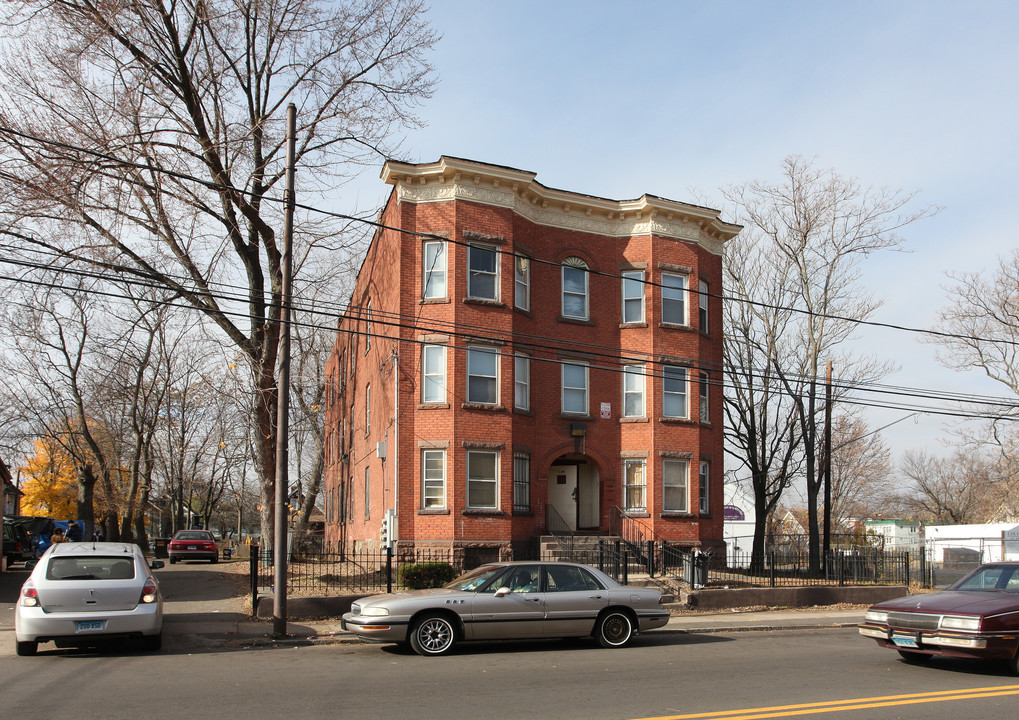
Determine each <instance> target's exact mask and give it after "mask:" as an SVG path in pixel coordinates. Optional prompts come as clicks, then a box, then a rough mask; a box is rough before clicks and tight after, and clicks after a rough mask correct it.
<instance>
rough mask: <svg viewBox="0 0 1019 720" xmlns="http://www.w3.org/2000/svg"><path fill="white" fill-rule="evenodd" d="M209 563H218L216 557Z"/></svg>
mask: <svg viewBox="0 0 1019 720" xmlns="http://www.w3.org/2000/svg"><path fill="white" fill-rule="evenodd" d="M209 562H211V563H213V564H215V563H218V562H219V558H218V557H214V558H212V559H211V560H209Z"/></svg>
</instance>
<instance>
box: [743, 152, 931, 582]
mask: <svg viewBox="0 0 1019 720" xmlns="http://www.w3.org/2000/svg"><path fill="white" fill-rule="evenodd" d="M782 175H783V177H782V181H781V182H779V183H777V184H770V183H766V182H750V183H745V184H743V185H739V186H736V187H733V188H730V189H728V190H727V191H726V198H727V199H728V201H729V202H730V203H731V204H732V205H733V206H734V208H735V215H736V218H735V219H736V221H737V222H739V223H740V224H742V225H744V227H745V229H744V231H743V232H744V233H745V234H747V235H748V236H749V237H751V238H752V239H753V242H754V244H755V245H756V249H757V252H760V253H765V254H767V255H769V256H770V255H772V254H774V255H775V256H776V258H775V259H773V260H771V261H770V267H773V268H781V269H782V270H783V271H784V272H786V273H787V274H788V275H787V277H786V278H784V279H783V282H784V283H786V284H785V285H784V286H783V287H784V291H783V293H782V294H781V295H780V301H779V302H778V303H776V304H781V305H782V306H783V307H786V308H788V309H789V310H791V311H793V315H790V316H789V317H788V319H786V320H784V321H783V323H782V324H781V326H780V327H779V328H778V331H779V332H780V335H779V336H778V337H777V339H776V341H775V342H772V343H771V348H770V350H771V351H772V352H776V351H777V352H779V353H781V354H779V355H776V356H774V357H772V358H771V362H772V367H773V369H774V372H775V374H776V375H777V376H778V378H779V380H780V382H781V386H782V388H783V389H784V391H785V394H786V396H787V397H788V398H789V399H790V400H791V401H792V403H793V405H794V406H795V409H794V410H792V411H791V412H793V413H794V415H795V421H796V423H797V424H798V431H797V437H792V438H791V440H792V441H793V442H797V443H799V445H798V447H797V452H798V453H800V455H801V458H802V470H803V479H804V482H805V485H806V498H807V516H808V523H809V527H808V534H809V542H808V549H809V556H810V567H811V570H812V571H814V572H817V571H819V570H820V554H821V553H820V525H819V522H818V510H819V507H820V506H819V502H818V496H819V495H820V492H821V490H822V487H823V477H822V475H821V473H820V472H819V462H818V460H819V458H818V451H819V449H820V447H821V442H820V439H821V438H820V431H821V428H822V417H823V410H824V400H823V388H824V379H823V372H824V371H823V366H824V364H825V362H826V361H828V360H834V361H835V362H836V367H837V368H838V369H839V371H838V372H839V378H840V382H839V385H838V387H837V388H836V391H835V393H834V398H835V399H838V398H839V397H840V396H842V395H844V394H845V393H846V392H848V391H849V390H850V389H851V387H852V386H853V385H854V384H858V383H862V382H866V381H872V380H875V379H877V378H879V377H880V376H881V375H882V374H883V373H885V372H887V370H888V368H886V367H884V366H883V365H882V364H880V363H877V362H873V361H864V360H861V359H859V358H856V357H854V356H853V355H852V354H851V353H848V352H844V351H842V349H841V347H842V345H843V344H844V343H845V341H846V340H848V339H849V338H850V336H851V335H852V333H853V332H854V331H855V329H856V328H857V326H858V321H860V320H865V319H867V318H868V317H869V316H870V315H871V314H872V313H873V312H874V310H875V309H876V308H877V307H878V305H879V303H878V302H877V301H876V300H875V299H874V298H872V297H871V296H870V295H869V294H868V293H866V292H865V291H864V289H863V286H862V283H861V282H860V264H861V262H862V261H863V260H865V259H866V258H867V257H869V256H870V255H872V254H874V253H876V252H880V251H884V250H890V249H894V248H896V247H898V246H899V245H900V244H901V242H902V238H901V236H900V235H899V234H898V233H899V231H900V230H901V229H902V228H904V227H906V226H908V225H909V224H911V223H913V222H915V221H917V220H919V219H921V218H923V217H926V216H928V215H930V214H931V212H932V211H931V210H930V209H924V210H920V211H916V212H913V211H909V210H908V209H907V206H908V205H909V204H910V202H911V201H912V199H913V194H903V193H902V192H900V191H893V190H887V189H876V188H870V187H863V186H861V185H860V184H859V183H858V182H857V181H855V180H851V179H847V178H844V177H842V176H840V175H838V174H837V173H836V172H835V171H834V170H819V169H816V168H815V167H814V166H813V165H812V163H811V162H809V161H807V160H804V159H803V158H799V157H788V158H786V160H785V162H784V163H783V172H782ZM743 272H744V270H743V269H741V268H735V269H732V268H731V269H730V270H729V273H730V275H733V276H735V275H737V274H741V273H743ZM746 272H749V273H753V272H755V266H754V265H753V264H752V265H750V266H749V269H748V270H747V271H746ZM730 283H732V280H731V279H730ZM747 300H751V301H753V300H756V298H753V297H749V298H747ZM731 302H740V300H730V303H731ZM737 402H742V401H741V400H739V399H737ZM737 412H738V413H746V414H750V413H759V412H760V407H759V406H754V405H749V404H745V405H744V406H742V407H739V408H738V410H737ZM784 414H785V416H786V417H788V416H789V411H787V412H786V413H784ZM776 429H777V428H776ZM783 431H784V429H783Z"/></svg>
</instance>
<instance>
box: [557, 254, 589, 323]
mask: <svg viewBox="0 0 1019 720" xmlns="http://www.w3.org/2000/svg"><path fill="white" fill-rule="evenodd" d="M562 277H563V317H567V318H574V319H576V320H587V318H588V272H587V263H585V262H584V261H583V260H581V259H580V258H578V257H569V258H566V260H564V261H563V273H562Z"/></svg>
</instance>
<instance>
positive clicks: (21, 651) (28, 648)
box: [18, 640, 39, 657]
mask: <svg viewBox="0 0 1019 720" xmlns="http://www.w3.org/2000/svg"><path fill="white" fill-rule="evenodd" d="M38 649H39V643H37V642H32V641H28V640H26V641H25V642H21V641H20V640H19V641H18V655H21V656H22V657H26V656H28V655H35V653H36V651H37V650H38Z"/></svg>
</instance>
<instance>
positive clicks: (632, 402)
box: [623, 365, 644, 418]
mask: <svg viewBox="0 0 1019 720" xmlns="http://www.w3.org/2000/svg"><path fill="white" fill-rule="evenodd" d="M623 417H628V418H641V417H644V366H643V365H626V366H624V367H623Z"/></svg>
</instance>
